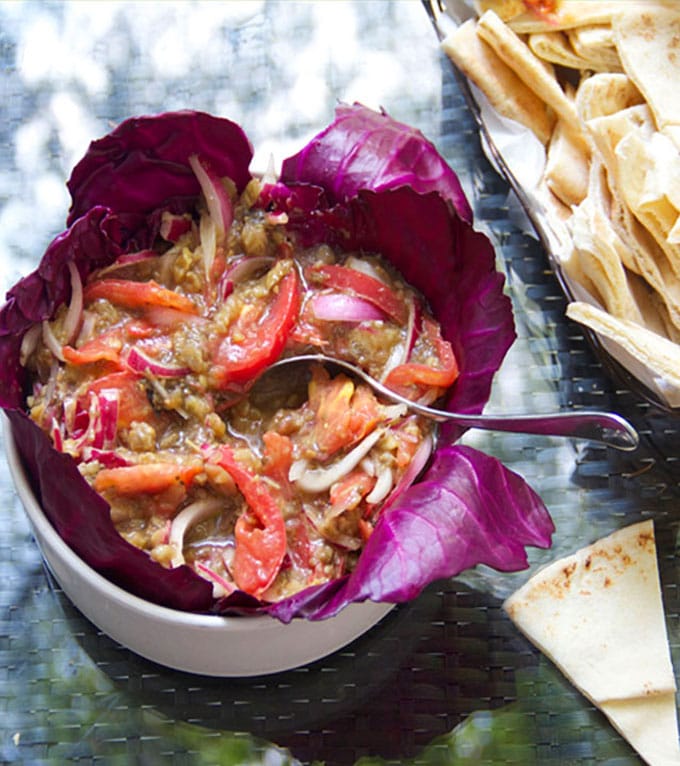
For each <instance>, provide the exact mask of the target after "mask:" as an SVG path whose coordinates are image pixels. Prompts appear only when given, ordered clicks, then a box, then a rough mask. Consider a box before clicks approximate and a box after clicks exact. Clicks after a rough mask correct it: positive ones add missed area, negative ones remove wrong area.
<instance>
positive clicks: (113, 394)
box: [93, 388, 120, 449]
mask: <svg viewBox="0 0 680 766" xmlns="http://www.w3.org/2000/svg"><path fill="white" fill-rule="evenodd" d="M97 398H98V400H99V401H98V405H99V423H98V428H97V434H96V441H97V442H101V444H99V443H98V444H95V445H93V446H97V447H101V448H103V449H111V448H112V447H113V446H114V445H115V443H116V436H117V435H118V410H119V405H120V391H118V390H117V389H114V388H103V389H102V390H101V391H99V393H98V396H97Z"/></svg>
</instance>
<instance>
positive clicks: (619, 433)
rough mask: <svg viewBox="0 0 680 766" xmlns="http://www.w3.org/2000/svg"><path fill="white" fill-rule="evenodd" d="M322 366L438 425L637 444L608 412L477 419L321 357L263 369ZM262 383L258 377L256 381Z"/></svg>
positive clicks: (630, 431)
mask: <svg viewBox="0 0 680 766" xmlns="http://www.w3.org/2000/svg"><path fill="white" fill-rule="evenodd" d="M311 364H322V365H324V366H327V367H331V368H335V369H341V370H343V371H344V372H347V373H349V374H350V375H351V376H352V377H354V378H357V379H359V380H362V381H363V382H364V383H366V384H367V385H369V386H370V387H371V388H372V389H373V390H374V391H375V392H376V393H377V394H379V395H380V396H382V397H384V398H386V399H389V400H391V401H393V402H396V403H399V404H404V405H406V406H407V407H408V408H409V409H410V410H411V411H412V412H417V413H418V414H420V415H423V416H425V417H427V418H430V419H432V420H434V421H436V422H438V423H443V422H450V423H456V424H458V425H459V426H462V427H464V428H480V429H484V430H487V431H507V432H510V433H523V434H536V435H539V436H565V437H570V438H573V439H587V440H588V441H592V442H597V443H599V444H604V445H605V446H607V447H613V448H614V449H618V450H623V451H625V452H631V451H633V450H635V449H636V448H637V446H638V444H639V443H640V437H639V436H638V433H637V431H636V430H635V429H634V428H633V426H632V425H631V424H630V423H629V422H628V421H627V420H626V419H625V418H623V417H621V416H620V415H617V414H615V413H612V412H600V411H593V410H590V411H585V412H576V411H570V412H555V413H547V414H539V415H526V414H522V415H478V414H468V413H461V412H449V411H448V410H441V409H436V408H435V407H428V406H426V405H423V404H419V403H418V402H413V401H411V400H410V399H407V398H406V397H404V396H401V395H400V394H398V393H397V392H396V391H393V390H392V389H390V388H388V387H387V386H385V385H384V384H383V383H381V382H380V381H379V380H376V379H375V378H373V377H372V376H371V375H369V374H368V373H367V372H365V371H364V370H362V369H361V368H360V367H358V366H357V365H354V364H352V363H351V362H346V361H344V360H343V359H335V358H333V357H330V356H326V355H324V354H299V355H296V356H289V357H284V358H282V359H279V360H278V361H277V362H275V363H274V364H273V365H271V367H269V368H268V369H267V371H266V372H265V373H264V376H266V375H267V374H269V372H270V371H274V370H281V369H282V368H287V370H288V371H290V372H291V373H292V372H293V370H294V368H296V367H298V368H299V367H300V366H303V367H309V365H311ZM261 379H262V376H261V377H260V379H259V380H261Z"/></svg>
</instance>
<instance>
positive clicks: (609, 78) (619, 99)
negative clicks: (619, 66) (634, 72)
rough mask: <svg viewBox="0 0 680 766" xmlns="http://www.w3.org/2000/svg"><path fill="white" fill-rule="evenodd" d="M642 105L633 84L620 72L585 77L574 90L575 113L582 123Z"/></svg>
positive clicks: (639, 94) (638, 93)
mask: <svg viewBox="0 0 680 766" xmlns="http://www.w3.org/2000/svg"><path fill="white" fill-rule="evenodd" d="M642 103H643V98H642V94H641V93H640V91H639V90H638V89H637V87H636V86H635V83H634V82H633V81H632V80H631V79H630V78H629V77H628V75H626V74H623V73H622V72H613V73H604V72H600V73H598V74H595V75H593V76H592V77H586V78H585V79H584V80H582V81H581V83H580V84H579V86H578V88H577V90H576V111H577V112H578V114H579V117H580V118H581V119H582V120H584V121H587V120H593V119H595V118H596V117H607V116H609V115H612V114H615V113H616V112H621V111H623V110H624V109H628V107H631V106H638V105H639V104H642Z"/></svg>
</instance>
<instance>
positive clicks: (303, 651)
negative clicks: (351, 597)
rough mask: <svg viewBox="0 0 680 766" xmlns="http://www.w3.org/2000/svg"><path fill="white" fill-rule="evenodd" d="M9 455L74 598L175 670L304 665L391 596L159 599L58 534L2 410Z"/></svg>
mask: <svg viewBox="0 0 680 766" xmlns="http://www.w3.org/2000/svg"><path fill="white" fill-rule="evenodd" d="M2 419H3V425H4V426H5V428H4V434H5V443H6V452H7V460H8V463H9V468H10V472H11V474H12V477H13V479H14V483H15V486H16V489H17V493H18V495H19V497H20V499H21V501H22V503H23V506H24V508H25V510H26V514H27V515H28V519H29V521H30V524H31V528H32V530H33V534H34V536H35V539H36V541H37V543H38V545H39V547H40V550H41V552H42V555H43V558H44V559H45V561H46V563H47V565H48V566H49V569H50V571H51V572H52V574H53V575H54V577H55V579H56V580H57V582H58V583H59V585H60V586H61V588H62V589H63V591H64V593H65V594H66V595H67V596H68V598H69V599H70V600H71V601H72V602H73V604H74V605H75V606H76V607H77V608H78V609H79V610H80V611H81V612H82V613H83V614H84V615H85V617H87V618H88V619H89V620H90V621H91V622H92V623H94V624H95V625H96V626H97V627H98V628H99V629H100V630H102V631H103V632H104V633H106V634H107V635H108V636H110V637H111V638H113V639H115V640H116V641H118V642H119V643H120V644H122V645H123V646H125V647H127V648H128V649H131V650H132V651H133V652H136V653H137V654H139V655H141V656H142V657H146V658H147V659H150V660H153V661H154V662H157V663H159V664H161V665H165V666H166V667H169V668H173V669H175V670H183V671H187V672H190V673H199V674H202V675H210V676H225V677H226V676H229V677H237V676H239V677H242V676H256V675H264V674H269V673H276V672H279V671H283V670H290V669H291V668H295V667H300V666H301V665H305V664H307V663H310V662H313V661H314V660H317V659H320V658H322V657H326V656H327V655H329V654H331V653H332V652H334V651H336V650H338V649H340V648H342V647H343V646H346V645H347V644H349V643H350V642H351V641H353V640H354V639H355V638H358V637H359V636H360V635H362V634H363V633H365V632H366V631H367V630H369V629H370V628H371V627H373V626H374V625H376V624H377V623H378V622H379V621H380V620H381V619H382V618H383V617H384V616H385V615H386V614H387V612H389V610H390V609H391V608H392V606H393V605H392V604H377V603H373V602H365V603H363V604H350V605H349V606H348V607H346V608H345V609H343V610H342V611H341V612H340V613H339V614H338V615H336V616H335V617H332V618H330V619H328V620H320V621H315V622H312V621H309V620H303V619H299V620H293V621H292V622H290V623H289V624H288V625H284V624H283V623H281V622H280V621H278V620H276V619H274V618H272V617H267V616H257V617H220V616H216V615H206V614H192V613H189V612H181V611H178V610H175V609H168V608H167V607H163V606H158V605H157V604H153V603H151V602H149V601H145V600H144V599H142V598H139V597H137V596H134V595H132V594H130V593H128V592H127V591H125V590H123V589H122V588H120V587H118V586H117V585H114V584H113V583H112V582H110V581H109V580H107V579H106V578H104V577H102V576H101V575H100V574H98V573H97V572H96V571H95V570H94V569H92V568H91V567H90V566H88V565H87V564H86V563H85V562H84V561H83V560H82V559H80V558H79V557H78V556H77V555H76V554H75V553H74V552H73V551H72V550H71V549H70V548H69V546H68V545H66V543H65V542H64V541H63V540H62V539H61V537H59V535H58V534H57V532H56V531H55V529H54V527H53V526H52V524H51V523H50V521H49V520H48V519H47V517H46V516H45V514H44V513H43V511H42V509H41V508H40V505H39V504H38V502H37V500H36V497H35V494H34V493H33V491H32V489H31V486H30V484H29V482H28V481H27V479H26V474H25V472H24V468H23V465H22V463H21V459H20V457H19V454H18V452H17V449H16V446H15V443H14V439H13V437H12V433H11V428H10V426H9V423H8V421H7V419H6V418H5V417H4V416H3V418H2Z"/></svg>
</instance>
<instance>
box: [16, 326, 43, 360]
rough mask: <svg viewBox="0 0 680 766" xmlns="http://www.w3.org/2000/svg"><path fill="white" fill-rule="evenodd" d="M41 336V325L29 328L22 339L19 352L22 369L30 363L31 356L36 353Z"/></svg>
mask: <svg viewBox="0 0 680 766" xmlns="http://www.w3.org/2000/svg"><path fill="white" fill-rule="evenodd" d="M41 334H42V325H41V324H40V323H37V324H34V325H33V326H32V327H29V328H28V330H26V332H25V333H24V337H23V338H22V339H21V349H20V350H19V363H20V364H21V366H22V367H23V366H24V365H25V364H26V362H27V361H28V358H29V357H30V355H31V354H32V353H33V352H34V351H35V349H36V347H37V345H38V341H39V340H40V336H41Z"/></svg>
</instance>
